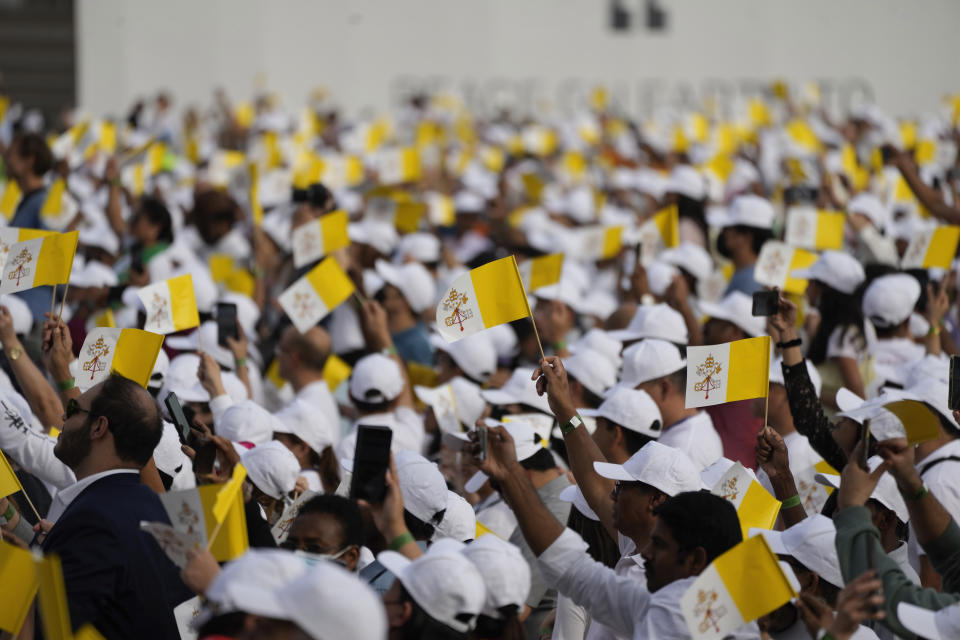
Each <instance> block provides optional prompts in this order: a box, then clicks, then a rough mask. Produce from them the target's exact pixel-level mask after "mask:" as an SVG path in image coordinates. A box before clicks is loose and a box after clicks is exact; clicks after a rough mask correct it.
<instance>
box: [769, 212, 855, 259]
mask: <svg viewBox="0 0 960 640" xmlns="http://www.w3.org/2000/svg"><path fill="white" fill-rule="evenodd" d="M846 220H847V217H846V216H845V215H844V214H843V212H841V211H825V210H822V209H816V208H814V207H791V208H790V209H788V210H787V228H786V231H785V232H784V234H783V239H784V241H786V243H787V244H789V245H792V246H794V247H800V248H802V249H814V250H817V251H825V250H827V249H833V250H836V251H839V250H840V249H842V248H843V226H844V224H846Z"/></svg>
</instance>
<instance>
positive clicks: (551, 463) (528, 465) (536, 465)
mask: <svg viewBox="0 0 960 640" xmlns="http://www.w3.org/2000/svg"><path fill="white" fill-rule="evenodd" d="M520 466H521V467H523V468H524V469H527V470H528V471H550V469H556V468H557V461H556V460H554V459H553V456H552V455H551V454H550V451H548V450H547V449H540V450H539V451H537V452H536V453H535V454H533V455H532V456H530V457H529V458H527V459H526V460H521V461H520Z"/></svg>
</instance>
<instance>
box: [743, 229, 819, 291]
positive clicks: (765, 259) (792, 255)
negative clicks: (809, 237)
mask: <svg viewBox="0 0 960 640" xmlns="http://www.w3.org/2000/svg"><path fill="white" fill-rule="evenodd" d="M816 261H817V254H815V253H813V252H812V251H806V250H805V249H797V248H795V247H791V246H790V245H787V244H784V243H783V242H777V241H774V240H769V241H767V242H766V243H765V244H764V245H763V247H762V248H761V249H760V255H759V256H758V257H757V264H756V266H755V267H754V270H753V279H754V280H756V281H757V282H759V283H760V284H765V285H768V286H771V287H779V288H781V289H783V290H784V291H787V292H789V293H803V292H804V291H806V290H807V281H806V280H803V279H800V278H794V277H792V276H791V275H790V274H792V273H793V272H794V271H799V270H800V269H806V268H807V267H809V266H810V265H812V264H813V263H814V262H816Z"/></svg>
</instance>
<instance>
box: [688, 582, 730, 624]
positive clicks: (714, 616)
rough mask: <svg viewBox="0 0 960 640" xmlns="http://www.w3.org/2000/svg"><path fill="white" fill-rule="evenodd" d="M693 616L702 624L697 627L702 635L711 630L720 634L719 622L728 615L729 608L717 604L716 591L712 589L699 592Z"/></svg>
mask: <svg viewBox="0 0 960 640" xmlns="http://www.w3.org/2000/svg"><path fill="white" fill-rule="evenodd" d="M693 614H694V615H695V616H697V618H699V619H700V623H699V624H698V625H697V628H698V630H699V631H700V633H706V632H707V631H709V630H710V629H713V631H714V632H719V631H720V627H719V626H717V622H719V621H720V619H721V618H723V616H725V615H727V608H726V607H724V606H723V605H720V604H717V592H716V591H714V590H712V589H711V590H709V591H698V592H697V604H696V606H695V607H694V608H693Z"/></svg>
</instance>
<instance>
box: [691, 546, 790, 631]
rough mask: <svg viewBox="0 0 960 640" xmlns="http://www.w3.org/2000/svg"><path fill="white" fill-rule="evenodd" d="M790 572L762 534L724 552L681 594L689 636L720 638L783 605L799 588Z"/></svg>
mask: <svg viewBox="0 0 960 640" xmlns="http://www.w3.org/2000/svg"><path fill="white" fill-rule="evenodd" d="M785 567H786V568H785ZM788 571H789V565H782V564H780V562H779V561H778V560H777V556H776V555H774V553H773V551H772V550H771V549H770V546H769V545H768V544H767V541H766V540H765V539H764V537H763V536H762V535H761V536H754V537H752V538H747V539H746V540H744V541H743V542H741V543H740V544H738V545H737V546H735V547H733V548H732V549H729V550H728V551H726V552H724V553H723V554H721V555H720V556H718V557H717V558H716V559H714V561H713V562H711V563H710V566H709V567H707V568H706V569H704V570H703V572H702V573H701V574H700V575H699V576H698V577H697V579H696V580H694V581H693V584H691V585H690V588H689V589H687V591H686V593H684V594H683V596H681V598H680V610H681V611H682V612H683V618H684V620H685V621H686V623H687V630H688V631H689V632H690V636H691V637H693V638H697V640H720V639H721V638H724V637H726V636H727V635H729V634H730V633H731V632H732V631H734V630H735V629H738V628H740V627H742V626H743V625H745V624H747V623H748V622H751V621H753V620H756V619H757V618H759V617H761V616H765V615H766V614H768V613H770V612H771V611H774V610H775V609H777V608H779V607H781V606H783V605H784V604H786V603H787V602H789V601H790V599H791V598H794V597H796V595H797V591H798V589H799V584H797V583H796V577H795V576H793V575H792V573H793V572H792V571H789V573H788ZM791 578H792V579H791Z"/></svg>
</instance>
